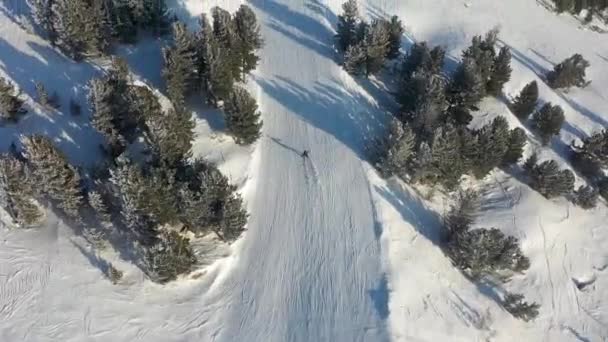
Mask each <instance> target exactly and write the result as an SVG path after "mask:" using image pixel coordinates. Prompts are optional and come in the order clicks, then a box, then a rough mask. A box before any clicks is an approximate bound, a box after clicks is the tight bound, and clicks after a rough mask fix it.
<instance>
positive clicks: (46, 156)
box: [23, 135, 83, 218]
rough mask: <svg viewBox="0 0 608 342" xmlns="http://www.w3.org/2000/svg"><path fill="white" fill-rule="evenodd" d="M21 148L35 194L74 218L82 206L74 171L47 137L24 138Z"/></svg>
mask: <svg viewBox="0 0 608 342" xmlns="http://www.w3.org/2000/svg"><path fill="white" fill-rule="evenodd" d="M23 146H24V149H25V156H26V158H27V160H28V163H29V165H30V166H31V170H32V175H33V176H34V180H35V184H36V187H37V189H38V191H39V192H40V193H42V194H43V195H46V196H48V197H49V198H50V199H52V200H55V201H57V202H58V207H59V208H60V209H62V210H63V211H64V212H65V213H66V214H67V215H68V216H70V217H72V218H78V217H79V210H80V207H81V206H82V203H83V197H82V191H81V186H80V175H79V174H78V170H76V168H75V167H73V166H72V165H71V164H70V163H69V162H68V160H67V158H66V157H65V156H64V154H63V153H62V152H61V151H59V150H58V149H57V148H56V147H55V145H54V144H53V143H52V142H51V140H50V139H49V138H47V137H44V136H42V135H31V136H26V137H24V138H23Z"/></svg>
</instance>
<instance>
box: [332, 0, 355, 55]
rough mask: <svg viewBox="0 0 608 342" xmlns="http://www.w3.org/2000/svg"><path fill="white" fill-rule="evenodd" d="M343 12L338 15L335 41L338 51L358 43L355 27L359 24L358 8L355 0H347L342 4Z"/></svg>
mask: <svg viewBox="0 0 608 342" xmlns="http://www.w3.org/2000/svg"><path fill="white" fill-rule="evenodd" d="M342 11H343V13H342V14H341V15H339V16H338V27H337V32H338V33H337V34H336V38H337V43H338V49H339V50H340V51H344V52H346V51H347V50H348V48H349V47H351V46H352V45H356V44H357V43H359V39H358V37H357V27H358V25H359V21H360V20H359V9H358V6H357V0H348V1H347V2H345V3H344V4H342Z"/></svg>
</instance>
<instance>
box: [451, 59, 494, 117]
mask: <svg viewBox="0 0 608 342" xmlns="http://www.w3.org/2000/svg"><path fill="white" fill-rule="evenodd" d="M484 96H485V83H484V80H483V76H482V74H481V73H480V71H479V68H478V67H477V64H476V62H475V60H474V59H472V58H464V59H463V60H462V63H461V64H460V66H459V67H458V69H457V70H456V73H455V74H454V77H453V79H452V82H451V84H450V86H449V89H448V102H449V103H450V108H449V109H448V111H449V114H450V117H451V119H452V120H453V121H454V122H455V123H456V124H458V125H467V124H468V123H469V122H471V120H472V119H473V116H472V115H471V113H470V111H471V110H477V104H478V103H479V101H481V99H482V98H483V97H484Z"/></svg>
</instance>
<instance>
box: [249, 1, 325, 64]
mask: <svg viewBox="0 0 608 342" xmlns="http://www.w3.org/2000/svg"><path fill="white" fill-rule="evenodd" d="M250 4H251V5H252V6H253V7H255V8H257V9H258V10H260V11H263V12H265V13H267V14H268V17H269V20H270V21H269V22H268V26H269V27H270V28H272V29H273V30H275V31H277V32H279V33H281V34H283V35H285V36H286V37H288V38H290V39H292V40H294V41H296V42H297V43H299V44H301V45H303V46H305V47H307V48H309V49H311V50H313V51H315V52H316V53H318V54H319V55H321V56H323V57H326V58H328V59H331V60H335V57H336V53H335V51H334V49H333V47H332V45H333V44H331V42H332V41H333V37H334V35H335V32H334V31H333V29H331V27H327V26H326V25H323V24H322V23H321V22H320V21H318V20H317V19H315V18H313V17H310V16H308V15H306V14H303V13H300V12H296V11H293V10H291V9H290V8H289V7H288V6H285V5H283V4H280V3H278V2H277V1H274V0H252V1H250ZM316 4H317V5H319V3H318V2H317V3H316ZM313 5H314V4H313ZM309 8H310V7H309ZM322 8H323V10H324V11H325V12H326V13H331V11H330V10H329V9H328V8H327V7H322ZM312 11H313V12H316V13H319V10H312ZM325 16H326V18H327V16H328V15H327V14H325ZM329 17H330V18H332V17H331V15H329ZM262 57H263V56H262Z"/></svg>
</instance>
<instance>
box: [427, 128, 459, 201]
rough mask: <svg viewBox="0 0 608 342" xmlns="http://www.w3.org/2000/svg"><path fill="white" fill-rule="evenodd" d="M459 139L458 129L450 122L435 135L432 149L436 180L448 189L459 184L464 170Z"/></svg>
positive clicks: (437, 130)
mask: <svg viewBox="0 0 608 342" xmlns="http://www.w3.org/2000/svg"><path fill="white" fill-rule="evenodd" d="M459 140H460V139H459V136H458V130H457V129H456V128H454V127H453V126H451V125H449V124H448V125H445V126H443V127H439V128H437V129H436V130H435V132H434V135H433V140H432V141H433V143H432V145H431V150H432V167H433V172H434V174H435V175H434V176H435V180H436V181H438V182H439V183H441V184H442V185H443V186H444V187H445V188H446V189H448V190H452V189H454V188H455V187H456V186H457V185H458V183H459V181H460V177H461V176H462V174H463V171H464V169H463V165H462V160H461V156H460V144H459Z"/></svg>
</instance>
